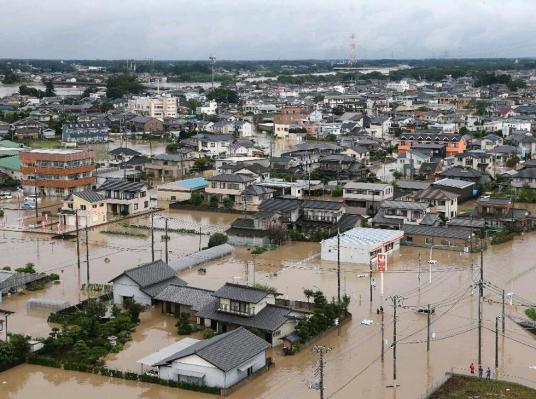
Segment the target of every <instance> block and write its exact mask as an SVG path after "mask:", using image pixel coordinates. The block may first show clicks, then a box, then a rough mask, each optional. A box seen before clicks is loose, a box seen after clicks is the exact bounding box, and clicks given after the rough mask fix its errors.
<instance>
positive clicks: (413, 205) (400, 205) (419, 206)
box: [381, 201, 430, 210]
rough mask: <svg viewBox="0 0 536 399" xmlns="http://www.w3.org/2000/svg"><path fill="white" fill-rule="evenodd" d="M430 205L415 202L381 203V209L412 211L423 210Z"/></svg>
mask: <svg viewBox="0 0 536 399" xmlns="http://www.w3.org/2000/svg"><path fill="white" fill-rule="evenodd" d="M429 206H430V205H429V204H428V202H415V201H383V202H382V204H381V207H382V208H396V209H414V210H425V209H426V208H428V207H429Z"/></svg>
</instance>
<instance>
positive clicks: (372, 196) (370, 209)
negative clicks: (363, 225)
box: [343, 182, 394, 215]
mask: <svg viewBox="0 0 536 399" xmlns="http://www.w3.org/2000/svg"><path fill="white" fill-rule="evenodd" d="M393 193H394V189H393V186H392V185H390V184H383V183H365V182H348V183H346V185H345V186H344V190H343V198H344V203H345V204H346V206H347V209H348V211H349V212H350V213H357V214H359V215H366V214H368V215H375V214H376V212H377V211H378V208H379V207H380V204H381V203H382V201H384V200H391V199H393Z"/></svg>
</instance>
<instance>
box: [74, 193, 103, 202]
mask: <svg viewBox="0 0 536 399" xmlns="http://www.w3.org/2000/svg"><path fill="white" fill-rule="evenodd" d="M73 195H74V196H76V197H79V198H82V199H83V200H84V201H87V202H91V203H93V202H101V201H104V200H105V199H106V197H105V196H104V195H102V194H99V193H97V192H96V191H92V190H86V191H80V192H78V193H73Z"/></svg>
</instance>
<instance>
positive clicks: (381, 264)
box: [376, 253, 387, 272]
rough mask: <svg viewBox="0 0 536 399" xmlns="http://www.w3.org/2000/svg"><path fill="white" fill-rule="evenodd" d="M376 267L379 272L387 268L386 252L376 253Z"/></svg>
mask: <svg viewBox="0 0 536 399" xmlns="http://www.w3.org/2000/svg"><path fill="white" fill-rule="evenodd" d="M376 269H377V270H378V271H379V272H384V271H386V270H387V254H384V253H380V254H378V255H376Z"/></svg>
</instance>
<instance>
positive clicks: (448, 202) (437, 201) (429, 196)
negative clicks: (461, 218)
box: [413, 186, 458, 220]
mask: <svg viewBox="0 0 536 399" xmlns="http://www.w3.org/2000/svg"><path fill="white" fill-rule="evenodd" d="M413 198H415V200H417V201H419V202H429V203H430V204H431V205H432V206H433V207H434V208H435V212H436V213H438V214H439V215H441V217H442V218H443V220H449V219H452V218H454V217H456V215H457V214H458V194H454V193H452V192H449V191H446V190H441V189H440V188H437V187H435V186H431V187H429V188H427V189H426V190H423V191H421V192H419V193H417V194H416V195H415V196H414V197H413Z"/></svg>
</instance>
